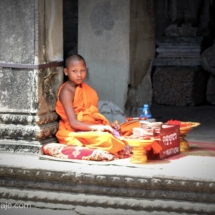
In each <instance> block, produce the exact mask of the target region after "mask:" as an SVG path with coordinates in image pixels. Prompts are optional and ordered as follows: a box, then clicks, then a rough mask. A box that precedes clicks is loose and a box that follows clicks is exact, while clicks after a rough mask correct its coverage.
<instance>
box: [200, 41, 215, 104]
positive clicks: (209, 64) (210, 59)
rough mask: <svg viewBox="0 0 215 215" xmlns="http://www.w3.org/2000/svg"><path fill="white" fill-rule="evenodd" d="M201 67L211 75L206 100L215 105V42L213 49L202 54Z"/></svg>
mask: <svg viewBox="0 0 215 215" xmlns="http://www.w3.org/2000/svg"><path fill="white" fill-rule="evenodd" d="M201 65H202V67H203V68H204V70H205V71H207V72H209V73H210V76H209V79H208V82H207V91H206V98H207V101H208V102H209V103H210V104H213V105H214V104H215V87H214V84H215V40H214V43H213V45H212V46H211V47H209V48H207V49H206V50H204V51H203V53H202V54H201Z"/></svg>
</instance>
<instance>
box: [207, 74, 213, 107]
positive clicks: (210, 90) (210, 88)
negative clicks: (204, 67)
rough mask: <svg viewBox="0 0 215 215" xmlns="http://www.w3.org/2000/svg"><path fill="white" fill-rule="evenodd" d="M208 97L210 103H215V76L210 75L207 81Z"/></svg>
mask: <svg viewBox="0 0 215 215" xmlns="http://www.w3.org/2000/svg"><path fill="white" fill-rule="evenodd" d="M206 98H207V101H208V102H209V103H210V104H213V105H215V76H214V75H210V77H209V79H208V82H207V91H206Z"/></svg>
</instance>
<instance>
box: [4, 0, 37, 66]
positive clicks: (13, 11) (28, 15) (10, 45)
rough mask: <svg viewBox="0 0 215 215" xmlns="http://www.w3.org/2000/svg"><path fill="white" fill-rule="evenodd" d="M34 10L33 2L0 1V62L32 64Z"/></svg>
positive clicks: (25, 0) (26, 0)
mask: <svg viewBox="0 0 215 215" xmlns="http://www.w3.org/2000/svg"><path fill="white" fill-rule="evenodd" d="M26 6H27V8H26ZM34 10H35V1H31V0H24V1H14V0H3V1H1V4H0V20H1V25H0V50H1V52H0V62H10V63H20V62H22V63H28V64H33V63H34V51H35V50H34V46H35V41H34V33H35V25H34V22H35V13H34Z"/></svg>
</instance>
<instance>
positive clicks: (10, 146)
mask: <svg viewBox="0 0 215 215" xmlns="http://www.w3.org/2000/svg"><path fill="white" fill-rule="evenodd" d="M0 20H1V21H0V22H1V24H0V147H1V149H0V150H1V151H11V152H28V153H39V152H40V146H41V144H43V143H46V142H50V141H55V133H56V131H57V127H58V122H57V119H58V116H57V114H56V112H55V102H56V92H57V90H58V88H59V86H60V85H61V84H62V81H63V73H62V69H63V62H62V60H63V41H62V38H63V35H62V1H61V0H34V1H32V0H21V1H16V0H3V1H1V3H0Z"/></svg>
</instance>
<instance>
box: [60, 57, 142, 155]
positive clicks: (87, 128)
mask: <svg viewBox="0 0 215 215" xmlns="http://www.w3.org/2000/svg"><path fill="white" fill-rule="evenodd" d="M86 72H87V69H86V62H85V60H84V58H83V57H82V56H80V55H78V54H74V55H72V56H70V57H68V58H67V59H66V61H65V68H64V74H65V75H66V76H68V81H67V82H65V83H64V84H63V85H62V86H61V87H60V89H59V92H58V98H57V104H56V112H57V113H58V114H59V115H60V122H59V128H58V132H57V134H56V136H57V138H58V141H59V143H64V144H68V145H69V144H71V145H75V146H86V147H88V148H97V149H102V150H106V151H108V152H110V153H113V154H116V153H117V152H118V151H121V150H123V149H124V146H125V144H126V143H125V142H124V141H122V140H120V139H119V138H116V137H115V136H114V135H113V134H115V133H116V131H118V132H120V133H121V135H129V134H132V128H133V127H138V126H139V123H138V122H135V123H134V122H125V123H123V124H121V128H120V126H119V125H118V124H115V123H110V122H109V121H108V120H107V119H106V118H105V117H104V116H103V115H102V114H101V113H99V110H98V96H97V93H96V91H95V90H94V89H93V88H91V87H90V86H89V85H87V84H86V83H85V82H84V80H85V78H86Z"/></svg>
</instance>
